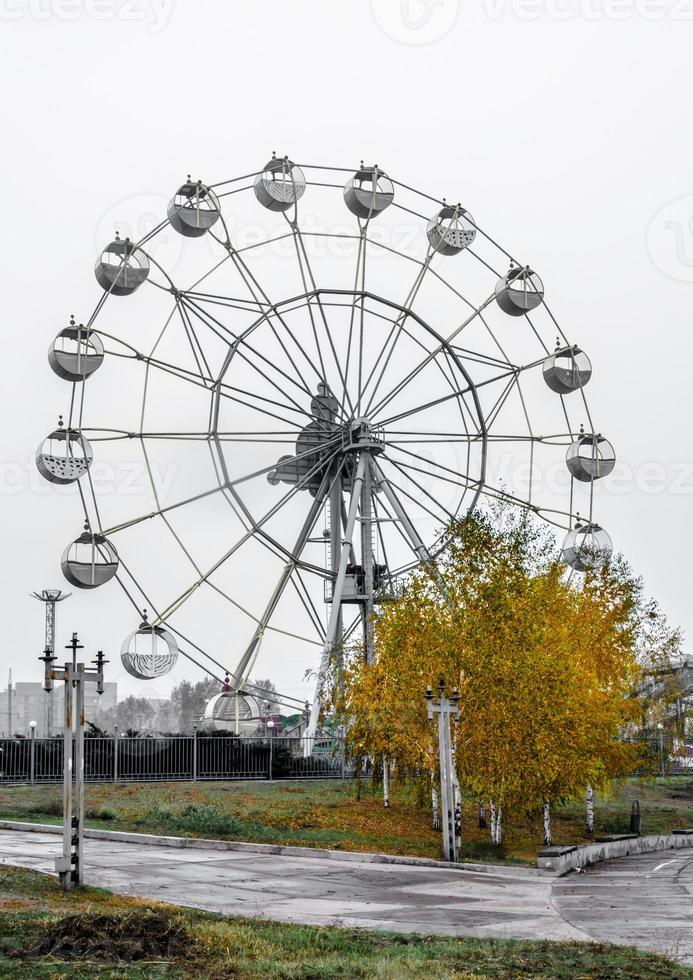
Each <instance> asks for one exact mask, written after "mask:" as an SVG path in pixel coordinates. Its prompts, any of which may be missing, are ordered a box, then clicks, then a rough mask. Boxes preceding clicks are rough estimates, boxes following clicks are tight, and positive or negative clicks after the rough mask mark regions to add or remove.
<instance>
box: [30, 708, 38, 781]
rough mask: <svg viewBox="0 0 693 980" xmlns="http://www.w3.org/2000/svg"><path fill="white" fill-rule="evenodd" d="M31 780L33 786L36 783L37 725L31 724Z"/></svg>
mask: <svg viewBox="0 0 693 980" xmlns="http://www.w3.org/2000/svg"><path fill="white" fill-rule="evenodd" d="M29 759H30V762H29V765H30V767H31V768H30V779H31V785H32V786H33V785H34V783H35V782H36V725H35V723H34V722H32V723H31V747H30V749H29Z"/></svg>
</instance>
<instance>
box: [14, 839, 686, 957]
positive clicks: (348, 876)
mask: <svg viewBox="0 0 693 980" xmlns="http://www.w3.org/2000/svg"><path fill="white" fill-rule="evenodd" d="M59 848H60V843H59V838H57V837H56V836H55V835H52V834H43V833H26V832H21V831H2V832H0V864H14V865H19V866H22V867H29V868H35V869H36V870H39V871H53V868H54V864H53V858H54V857H55V855H56V854H57V853H58V851H59ZM85 878H86V880H87V881H88V882H89V883H90V884H94V885H101V886H103V887H105V888H109V889H111V890H112V891H114V892H117V893H118V894H121V895H137V896H141V897H145V898H152V899H158V900H160V901H164V902H172V903H174V904H178V905H187V906H192V907H195V908H204V909H210V910H212V911H215V912H223V913H226V914H228V915H249V916H262V917H265V918H268V919H276V920H279V921H282V922H304V923H309V924H311V923H314V924H325V925H342V926H362V927H367V928H370V929H392V930H395V931H398V932H424V933H438V934H442V935H453V936H494V937H499V938H528V939H588V938H592V939H597V940H601V941H607V942H616V943H628V944H632V945H636V946H639V947H641V948H643V949H650V950H655V951H658V952H662V953H666V954H668V955H670V956H675V957H676V958H678V959H681V960H683V961H685V962H688V963H691V964H693V854H690V853H688V854H681V853H680V852H679V853H676V854H674V852H671V851H660V852H658V853H654V854H642V855H638V856H637V857H631V858H620V859H617V860H613V861H609V862H606V863H605V864H603V865H597V866H594V867H591V868H588V869H587V870H586V871H585V873H584V874H581V875H577V874H571V875H568V876H567V877H565V878H558V879H555V878H549V877H544V876H542V875H540V874H539V873H538V872H536V871H534V870H533V869H529V868H513V867H501V866H495V867H494V866H489V867H488V868H484V870H479V871H476V870H475V871H471V870H464V871H462V870H458V871H452V870H450V871H448V870H447V869H445V868H442V869H441V868H428V867H421V866H418V867H417V866H415V865H401V864H371V863H366V862H361V861H357V862H353V863H352V862H344V861H338V860H330V859H325V858H313V857H289V856H286V855H270V854H249V853H245V852H233V851H214V850H205V849H197V848H195V849H192V848H191V849H187V848H172V847H160V846H151V845H143V844H129V843H122V842H114V841H101V840H98V841H97V840H86V841H85Z"/></svg>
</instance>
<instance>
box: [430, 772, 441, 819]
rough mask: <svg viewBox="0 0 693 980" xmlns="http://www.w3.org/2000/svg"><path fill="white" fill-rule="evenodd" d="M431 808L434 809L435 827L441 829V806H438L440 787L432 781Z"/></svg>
mask: <svg viewBox="0 0 693 980" xmlns="http://www.w3.org/2000/svg"><path fill="white" fill-rule="evenodd" d="M431 809H432V811H433V829H434V830H440V807H439V806H438V788H437V786H436V784H435V782H433V781H431Z"/></svg>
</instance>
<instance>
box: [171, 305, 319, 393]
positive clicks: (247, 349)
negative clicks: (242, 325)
mask: <svg viewBox="0 0 693 980" xmlns="http://www.w3.org/2000/svg"><path fill="white" fill-rule="evenodd" d="M190 305H191V307H192V309H193V312H194V313H195V314H196V315H197V316H199V317H200V319H201V320H202V322H203V323H204V322H206V320H205V317H207V318H211V319H212V320H214V321H215V322H217V323H219V321H217V320H216V318H215V317H212V316H211V314H209V313H207V312H206V311H204V310H202V309H201V308H200V307H198V306H197V304H195V303H192V304H190ZM219 325H220V326H222V325H221V324H219ZM270 326H271V324H270ZM246 334H247V331H246V333H245V334H241V335H235V334H234V335H233V336H234V340H233V343H232V344H231V345H230V351H229V353H230V354H231V356H233V355H234V354H235V355H237V356H239V357H240V358H241V359H242V360H243V361H244V362H245V363H247V364H248V365H249V366H250V367H251V368H253V370H254V371H256V372H257V374H258V375H259V377H261V378H262V379H263V380H264V381H266V382H267V383H268V384H270V385H271V386H272V387H273V388H275V389H276V390H277V391H278V392H279V393H280V394H282V395H284V397H285V398H288V399H289V401H290V402H292V403H293V404H294V406H295V407H296V408H300V405H299V403H298V402H297V401H295V399H294V398H292V397H291V395H289V394H288V392H287V391H286V387H285V386H284V387H283V386H282V385H281V384H280V383H278V382H277V381H275V380H273V378H272V377H270V375H269V374H268V369H269V370H271V371H273V372H275V373H276V374H278V375H279V376H280V377H281V378H282V379H283V380H284V381H288V382H289V383H290V384H291V385H293V386H294V387H296V388H298V389H299V391H300V392H302V393H303V394H307V395H308V396H310V395H311V391H310V389H309V388H308V386H307V384H306V383H305V382H304V381H303V377H302V375H300V374H299V379H300V380H299V381H297V380H296V379H295V378H293V377H291V375H290V374H288V373H287V372H286V371H284V370H282V368H280V367H278V365H277V364H276V363H274V362H273V361H272V360H271V358H269V357H265V355H264V354H261V353H260V351H258V350H256V349H255V348H254V347H253V346H252V345H251V344H250V343H249V341H248V340H247V338H246ZM250 354H252V355H253V356H254V357H256V358H257V359H258V361H261V362H262V365H263V366H262V367H260V366H259V365H258V364H256V363H255V362H254V361H253V359H252V358H251V357H250ZM227 361H228V357H227Z"/></svg>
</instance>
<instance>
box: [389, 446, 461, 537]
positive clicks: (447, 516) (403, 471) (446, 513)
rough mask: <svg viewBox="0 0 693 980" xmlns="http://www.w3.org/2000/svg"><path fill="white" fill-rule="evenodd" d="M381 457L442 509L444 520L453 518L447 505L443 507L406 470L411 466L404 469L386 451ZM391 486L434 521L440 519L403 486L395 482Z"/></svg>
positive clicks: (410, 468) (410, 467)
mask: <svg viewBox="0 0 693 980" xmlns="http://www.w3.org/2000/svg"><path fill="white" fill-rule="evenodd" d="M382 458H383V459H386V460H387V461H388V463H390V465H391V466H393V467H394V468H395V469H396V470H397V471H398V473H399V474H400V475H401V476H403V477H404V479H405V480H409V482H410V483H412V484H413V485H414V487H416V489H417V490H418V491H419V493H421V494H423V496H424V497H426V498H427V499H428V500H430V501H431V503H432V504H434V505H435V506H436V507H438V508H439V510H440V511H442V513H443V518H442V519H443V520H444V521H446V520H447V521H452V520H453V519H454V514H452V513H451V511H449V510H448V509H447V507H444V506H443V505H442V504H441V503H440V501H439V500H437V499H436V498H435V497H434V496H433V494H432V493H430V492H429V491H428V490H426V488H425V487H424V486H422V485H421V483H419V481H418V480H415V479H414V477H413V476H412V475H411V472H408V470H413V469H414V467H413V466H408V467H407V468H406V469H405V468H404V466H402V465H401V464H400V463H398V462H397V461H396V460H394V459H392V457H391V456H388V455H387V453H383V456H382ZM390 482H391V483H392V481H390ZM392 486H393V487H394V489H395V490H399V491H400V493H403V494H404V495H405V497H407V498H408V499H409V500H410V501H411V502H412V503H413V504H416V506H417V507H420V508H421V509H422V510H425V511H426V513H427V514H430V516H431V517H432V518H433V519H434V520H436V521H440V520H441V517H440V514H436V513H435V512H434V511H432V510H431V509H430V508H429V507H427V506H426V505H425V504H423V503H422V502H421V500H420V499H417V498H416V497H414V496H413V495H412V494H411V493H409V491H408V490H405V489H404V487H402V486H398V485H397V484H396V483H394V484H392Z"/></svg>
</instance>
